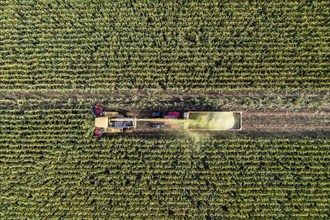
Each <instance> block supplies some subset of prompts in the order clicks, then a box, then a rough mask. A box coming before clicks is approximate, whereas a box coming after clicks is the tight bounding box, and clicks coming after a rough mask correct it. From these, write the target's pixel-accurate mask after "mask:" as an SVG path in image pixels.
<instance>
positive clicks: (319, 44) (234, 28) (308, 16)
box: [0, 1, 330, 91]
mask: <svg viewBox="0 0 330 220" xmlns="http://www.w3.org/2000/svg"><path fill="white" fill-rule="evenodd" d="M2 5H3V7H5V9H6V10H4V13H2V15H1V19H0V26H1V27H2V28H1V29H0V57H1V58H0V77H1V81H0V86H1V88H0V90H1V91H26V90H30V91H32V90H35V89H40V90H48V89H63V90H70V89H77V90H85V89H102V90H103V91H105V90H108V91H109V90H116V89H121V90H123V89H132V88H135V89H137V88H138V89H140V88H154V89H155V88H156V89H160V88H163V89H164V88H166V89H177V88H195V89H200V88H203V89H206V88H207V89H222V90H233V89H249V90H260V89H273V90H281V89H287V90H296V89H311V90H328V88H329V83H328V82H329V74H327V73H328V69H329V62H328V56H327V55H328V50H329V44H328V42H329V39H330V35H329V31H328V26H329V25H328V23H329V22H328V19H327V18H328V17H329V13H330V12H329V9H328V7H327V1H316V2H313V3H309V2H306V3H304V4H297V3H293V2H284V3H278V2H276V3H275V2H265V3H252V2H245V3H243V4H238V3H237V2H236V3H234V2H228V3H224V4H222V3H215V2H212V3H211V2H207V3H202V4H192V3H183V2H181V3H165V4H162V3H153V2H144V3H139V4H137V3H109V2H104V1H98V2H94V3H87V2H84V3H82V4H78V3H77V2H70V3H69V2H56V1H54V2H49V3H47V4H46V3H42V2H38V3H35V4H30V3H29V2H25V1H23V2H21V3H20V4H16V3H15V2H5V3H2ZM157 5H158V6H159V7H157ZM161 8H162V9H161Z"/></svg>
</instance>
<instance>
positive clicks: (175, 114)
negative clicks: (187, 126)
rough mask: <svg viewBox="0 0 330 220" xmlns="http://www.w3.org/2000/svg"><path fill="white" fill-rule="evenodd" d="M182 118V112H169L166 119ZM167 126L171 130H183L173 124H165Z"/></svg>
mask: <svg viewBox="0 0 330 220" xmlns="http://www.w3.org/2000/svg"><path fill="white" fill-rule="evenodd" d="M179 117H180V112H168V113H167V115H165V116H164V118H165V119H178V118H179ZM165 124H166V125H167V126H168V127H169V128H181V125H178V124H175V123H171V122H165Z"/></svg>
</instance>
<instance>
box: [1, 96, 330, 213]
mask: <svg viewBox="0 0 330 220" xmlns="http://www.w3.org/2000/svg"><path fill="white" fill-rule="evenodd" d="M93 102H94V99H86V100H85V101H82V100H66V101H63V100H61V99H53V100H51V99H49V100H47V99H45V100H38V99H25V100H24V99H18V100H1V101H0V114H1V116H2V118H3V120H1V121H0V127H1V134H0V140H1V141H0V164H1V167H0V175H1V177H2V178H1V179H0V189H1V191H2V192H3V193H2V194H1V196H0V198H1V201H2V202H1V203H2V204H1V207H0V216H6V217H8V216H9V217H13V218H22V216H23V217H26V218H43V217H45V218H48V217H52V218H59V217H61V216H62V217H63V215H66V217H72V218H94V217H95V218H102V217H104V216H106V217H108V218H109V217H110V218H125V217H136V218H143V217H147V218H166V217H178V218H180V217H190V218H202V217H205V216H209V217H211V218H244V217H248V216H253V217H254V218H258V217H264V218H278V217H281V216H282V217H283V218H285V217H288V216H290V217H292V216H296V217H297V218H299V217H300V218H303V217H306V216H309V217H310V218H325V217H326V216H327V214H326V213H327V206H328V204H329V194H330V190H329V189H330V185H329V181H328V176H329V174H330V170H329V167H330V164H329V159H330V158H329V154H328V153H327V152H328V151H329V150H330V149H329V146H330V139H321V138H320V139H309V138H302V139H283V138H268V139H267V138H258V139H240V138H238V139H215V138H208V139H203V138H201V140H200V141H199V142H196V141H195V140H191V139H190V138H188V137H182V138H175V137H166V138H161V139H142V138H137V137H116V138H114V137H113V138H104V139H101V140H98V139H94V138H92V137H91V129H92V128H93V121H92V118H91V115H90V108H89V106H90V105H91V103H93ZM110 102H111V101H110ZM68 207H70V208H68ZM54 210H56V212H54ZM253 210H258V211H253ZM286 212H288V213H286Z"/></svg>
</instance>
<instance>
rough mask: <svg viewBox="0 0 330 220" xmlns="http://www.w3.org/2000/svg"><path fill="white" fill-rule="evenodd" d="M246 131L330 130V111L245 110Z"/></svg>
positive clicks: (244, 127)
mask: <svg viewBox="0 0 330 220" xmlns="http://www.w3.org/2000/svg"><path fill="white" fill-rule="evenodd" d="M243 129H244V130H245V131H253V130H264V131H267V130H269V131H287V130H288V129H290V130H291V131H312V130H315V131H316V130H321V131H330V112H244V113H243Z"/></svg>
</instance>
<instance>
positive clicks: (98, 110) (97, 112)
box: [94, 105, 104, 116]
mask: <svg viewBox="0 0 330 220" xmlns="http://www.w3.org/2000/svg"><path fill="white" fill-rule="evenodd" d="M103 111H104V108H103V106H101V105H96V106H95V107H94V114H95V116H101V115H103Z"/></svg>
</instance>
